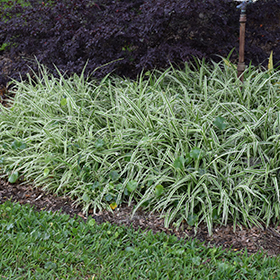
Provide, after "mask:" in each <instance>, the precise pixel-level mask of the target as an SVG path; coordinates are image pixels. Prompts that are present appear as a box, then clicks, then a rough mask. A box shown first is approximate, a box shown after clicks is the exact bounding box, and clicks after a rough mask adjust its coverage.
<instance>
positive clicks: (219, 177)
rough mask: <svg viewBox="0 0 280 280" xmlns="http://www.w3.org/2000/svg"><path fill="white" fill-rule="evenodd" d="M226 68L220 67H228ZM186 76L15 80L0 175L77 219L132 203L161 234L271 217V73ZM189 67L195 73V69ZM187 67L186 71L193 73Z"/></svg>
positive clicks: (275, 204)
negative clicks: (160, 221)
mask: <svg viewBox="0 0 280 280" xmlns="http://www.w3.org/2000/svg"><path fill="white" fill-rule="evenodd" d="M227 64H228V65H227ZM227 64H224V63H219V64H214V65H207V64H205V63H203V62H200V61H197V65H193V66H192V67H190V66H188V64H187V65H186V67H185V70H184V71H179V70H175V69H169V70H166V71H165V72H159V73H157V72H155V73H150V74H149V76H147V74H146V75H144V74H143V75H141V76H139V77H138V80H137V81H131V80H128V79H120V78H114V79H112V78H111V77H105V78H104V79H102V80H101V81H99V82H96V81H94V80H91V81H86V80H85V79H84V77H83V75H81V76H77V75H73V76H72V77H71V78H69V79H68V78H67V79H66V78H64V77H63V76H62V75H61V76H60V77H59V78H55V77H53V76H52V75H49V74H48V73H47V72H45V71H44V69H42V71H41V75H40V77H36V80H32V79H30V80H29V82H28V83H27V82H18V83H16V85H17V94H16V96H15V98H14V102H13V103H12V104H11V105H12V107H9V108H6V107H3V106H1V105H0V110H1V114H0V155H1V156H0V171H1V173H2V174H3V176H6V177H7V178H8V180H9V181H10V183H14V182H16V181H17V180H22V179H24V180H26V181H33V182H34V183H35V185H37V186H43V187H44V188H45V189H47V190H48V191H51V192H56V193H58V194H61V195H62V194H65V195H68V196H71V197H72V198H74V199H75V201H76V203H77V204H81V205H82V206H83V210H84V211H85V212H87V211H88V210H89V209H93V211H94V212H96V211H98V210H100V209H104V208H109V209H110V208H111V209H115V208H116V207H117V206H118V205H121V204H122V203H129V204H130V203H132V202H134V203H136V204H137V208H138V207H144V208H146V209H147V210H158V211H162V213H163V214H164V215H165V218H166V219H165V226H169V224H171V223H173V222H176V223H178V225H179V224H180V223H181V222H182V221H186V222H187V223H188V224H189V225H191V226H195V225H198V224H199V223H201V222H206V223H207V226H208V229H209V232H211V231H212V225H213V223H221V224H227V223H228V221H233V222H234V225H235V226H236V224H238V223H243V224H247V225H248V224H249V225H252V224H257V225H259V224H260V223H265V224H266V225H269V224H270V223H271V222H276V221H277V220H279V217H280V188H279V183H278V182H279V179H280V172H279V170H280V157H279V154H280V145H279V135H280V134H279V132H280V114H279V111H280V110H279V107H280V97H279V93H280V75H279V74H280V73H279V71H276V70H275V69H274V70H270V71H260V69H258V68H252V67H250V68H248V69H246V71H245V73H244V78H245V81H244V84H243V87H242V90H241V88H240V81H239V79H238V78H237V73H236V69H235V67H234V65H231V64H229V63H227ZM195 68H196V69H195ZM194 69H195V70H194Z"/></svg>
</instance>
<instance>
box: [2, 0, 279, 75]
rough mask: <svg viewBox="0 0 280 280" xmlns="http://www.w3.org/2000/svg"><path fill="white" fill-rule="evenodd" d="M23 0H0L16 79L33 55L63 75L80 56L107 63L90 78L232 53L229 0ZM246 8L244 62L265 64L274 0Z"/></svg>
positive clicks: (271, 45)
mask: <svg viewBox="0 0 280 280" xmlns="http://www.w3.org/2000/svg"><path fill="white" fill-rule="evenodd" d="M24 2H25V1H24V0H23V1H21V4H17V5H15V4H14V1H9V2H7V1H4V2H2V4H1V5H2V7H1V10H2V11H3V12H2V16H1V21H0V30H1V31H0V44H1V45H2V44H3V43H6V44H8V46H6V45H5V46H6V47H5V48H4V50H2V51H1V52H2V54H3V53H4V54H5V53H8V54H9V56H10V59H11V60H12V61H10V63H9V69H8V70H7V69H6V68H5V69H4V70H5V71H4V73H5V75H10V76H12V77H13V78H16V79H17V78H18V77H19V72H20V73H21V74H22V75H24V74H25V73H27V72H28V71H29V66H32V67H33V68H36V65H37V63H36V61H35V59H34V56H36V57H37V59H38V60H39V62H41V63H43V64H44V65H46V66H48V67H49V68H50V69H54V66H53V64H55V65H56V66H57V67H58V68H59V69H60V70H61V71H63V72H64V71H66V72H67V73H68V74H72V73H78V74H79V73H81V71H82V69H83V68H84V66H85V64H86V63H87V62H88V64H87V68H86V72H87V73H92V72H93V71H94V70H95V69H96V68H97V67H100V66H102V65H105V64H107V65H106V66H103V67H101V68H99V70H98V71H95V72H94V75H95V76H96V77H101V76H104V75H105V74H107V73H109V72H112V71H114V73H116V74H118V75H121V76H129V77H135V76H136V75H137V74H138V73H139V72H141V70H142V69H145V70H149V69H154V68H158V69H160V68H161V69H162V68H166V67H167V66H169V65H170V62H171V63H173V64H176V65H178V66H181V65H183V63H184V62H185V61H188V60H190V59H192V57H193V56H195V57H198V58H202V57H205V58H206V59H214V60H215V59H216V60H217V59H219V58H218V56H217V55H221V56H227V55H228V53H229V52H230V51H231V50H232V49H233V48H236V52H234V53H233V56H232V58H233V59H236V58H237V51H238V36H239V14H240V11H239V10H238V9H237V8H236V5H237V2H233V1H232V0H224V1H221V0H205V1H196V0H148V1H144V0H135V1H128V0H119V1H112V0H104V1H103V0H102V1H97V2H93V1H92V0H63V1H45V2H42V1H38V0H31V1H28V2H29V3H30V4H28V5H23V4H22V3H24ZM247 10H248V13H247V14H248V20H247V33H246V60H247V63H248V62H249V61H252V63H253V64H254V65H257V64H262V63H265V64H267V58H268V56H269V53H270V51H271V50H274V54H275V55H274V59H275V61H279V60H280V45H279V34H280V30H279V29H280V27H279V25H278V22H279V15H280V3H279V1H277V0H263V1H258V2H257V3H254V4H253V5H249V6H248V9H247ZM19 15H20V16H19ZM112 61H114V62H113V63H110V62H112ZM108 63H110V64H108ZM0 67H1V68H3V67H4V66H3V63H2V65H0ZM1 68H0V70H2V71H3V69H1ZM2 71H1V72H2Z"/></svg>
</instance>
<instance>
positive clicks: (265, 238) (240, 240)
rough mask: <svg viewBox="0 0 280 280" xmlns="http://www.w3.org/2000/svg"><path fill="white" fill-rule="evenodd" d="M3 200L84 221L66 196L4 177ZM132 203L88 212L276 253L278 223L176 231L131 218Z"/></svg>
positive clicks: (0, 183) (149, 217)
mask: <svg viewBox="0 0 280 280" xmlns="http://www.w3.org/2000/svg"><path fill="white" fill-rule="evenodd" d="M7 200H11V201H14V202H19V203H20V204H30V205H32V206H33V207H34V209H35V210H38V211H43V210H44V211H52V212H56V211H57V212H61V213H65V214H68V215H69V216H71V217H81V218H82V219H83V220H84V221H86V220H87V217H86V216H85V215H84V214H83V212H82V208H81V207H79V206H75V205H74V202H73V201H72V200H71V199H70V198H69V197H59V196H57V195H54V194H51V193H47V192H45V191H43V190H42V189H40V188H36V187H34V186H33V185H31V184H25V183H16V184H10V183H9V182H7V181H6V180H5V179H0V203H1V204H2V203H4V202H5V201H7ZM132 210H133V205H131V206H125V205H124V206H121V207H120V208H117V209H115V210H114V211H107V210H105V211H102V212H100V213H98V214H95V215H94V214H93V213H92V211H89V216H92V217H93V218H94V219H95V220H96V222H97V223H98V224H100V223H103V222H110V223H112V224H116V225H124V226H132V227H133V228H134V229H136V230H137V229H139V228H141V229H144V230H152V231H153V233H157V232H165V233H167V234H173V235H175V236H177V237H178V238H196V239H198V240H199V241H201V242H204V244H205V245H208V246H210V247H212V246H214V245H216V246H222V247H223V248H224V249H230V250H234V251H242V250H244V249H245V248H247V252H248V253H249V254H252V253H257V252H259V251H261V250H263V251H264V252H265V253H266V254H267V255H269V256H276V255H279V254H280V234H279V232H280V226H277V227H276V226H274V227H272V226H271V227H268V228H266V229H261V228H257V227H255V226H254V227H252V228H246V227H244V226H243V227H241V226H238V227H237V228H236V231H235V232H234V231H233V225H231V224H229V225H227V226H219V225H216V226H214V229H213V235H212V236H209V235H208V231H207V227H206V225H204V224H201V225H200V226H199V227H198V229H197V232H196V234H195V231H194V229H193V228H190V227H189V226H187V225H186V224H183V225H182V226H181V227H180V228H179V229H177V230H176V228H174V227H172V226H171V227H170V228H165V227H164V220H163V218H161V217H160V215H159V214H158V213H148V212H144V211H142V210H141V209H140V210H138V211H137V212H136V214H135V215H134V216H133V217H132V216H131V213H132Z"/></svg>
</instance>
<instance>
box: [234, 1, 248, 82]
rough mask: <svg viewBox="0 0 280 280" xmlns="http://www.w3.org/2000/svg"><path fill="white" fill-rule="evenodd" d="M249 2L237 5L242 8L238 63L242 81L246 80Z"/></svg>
mask: <svg viewBox="0 0 280 280" xmlns="http://www.w3.org/2000/svg"><path fill="white" fill-rule="evenodd" d="M250 2H251V1H250ZM250 2H249V3H250ZM247 4H248V2H247V1H245V0H244V1H243V2H242V3H241V4H240V5H238V6H237V8H240V9H241V13H240V18H239V23H240V31H239V61H238V65H237V76H238V78H239V79H240V81H241V82H242V83H243V82H244V76H243V73H244V70H245V62H244V52H245V24H246V6H247Z"/></svg>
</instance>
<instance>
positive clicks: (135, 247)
mask: <svg viewBox="0 0 280 280" xmlns="http://www.w3.org/2000/svg"><path fill="white" fill-rule="evenodd" d="M0 217H1V219H0V244H1V246H0V252H1V262H0V275H1V277H2V278H3V279H11V280H12V279H182V278H183V279H202V278H203V279H277V278H276V277H277V276H278V275H279V258H270V257H267V256H265V255H263V254H256V255H251V256H248V255H247V253H246V252H245V253H244V254H240V253H237V252H233V251H229V252H226V251H223V250H222V249H221V248H207V247H205V246H202V245H201V244H199V243H197V242H196V241H194V240H183V239H181V240H178V239H177V238H176V237H175V236H168V235H166V234H164V233H161V234H156V235H153V234H152V233H151V232H147V231H145V232H143V231H140V230H139V231H137V232H136V231H135V230H132V229H130V228H125V227H116V226H113V225H111V224H109V223H103V224H101V225H97V224H95V221H94V220H93V219H89V220H88V221H87V223H84V222H81V221H78V220H77V219H73V218H72V219H70V218H69V216H67V215H62V214H61V215H59V214H57V213H56V214H54V213H51V212H44V211H41V212H37V211H35V210H33V209H31V207H30V206H27V205H26V206H20V205H19V204H17V203H16V204H15V203H11V202H9V201H8V202H5V204H1V205H0Z"/></svg>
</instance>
